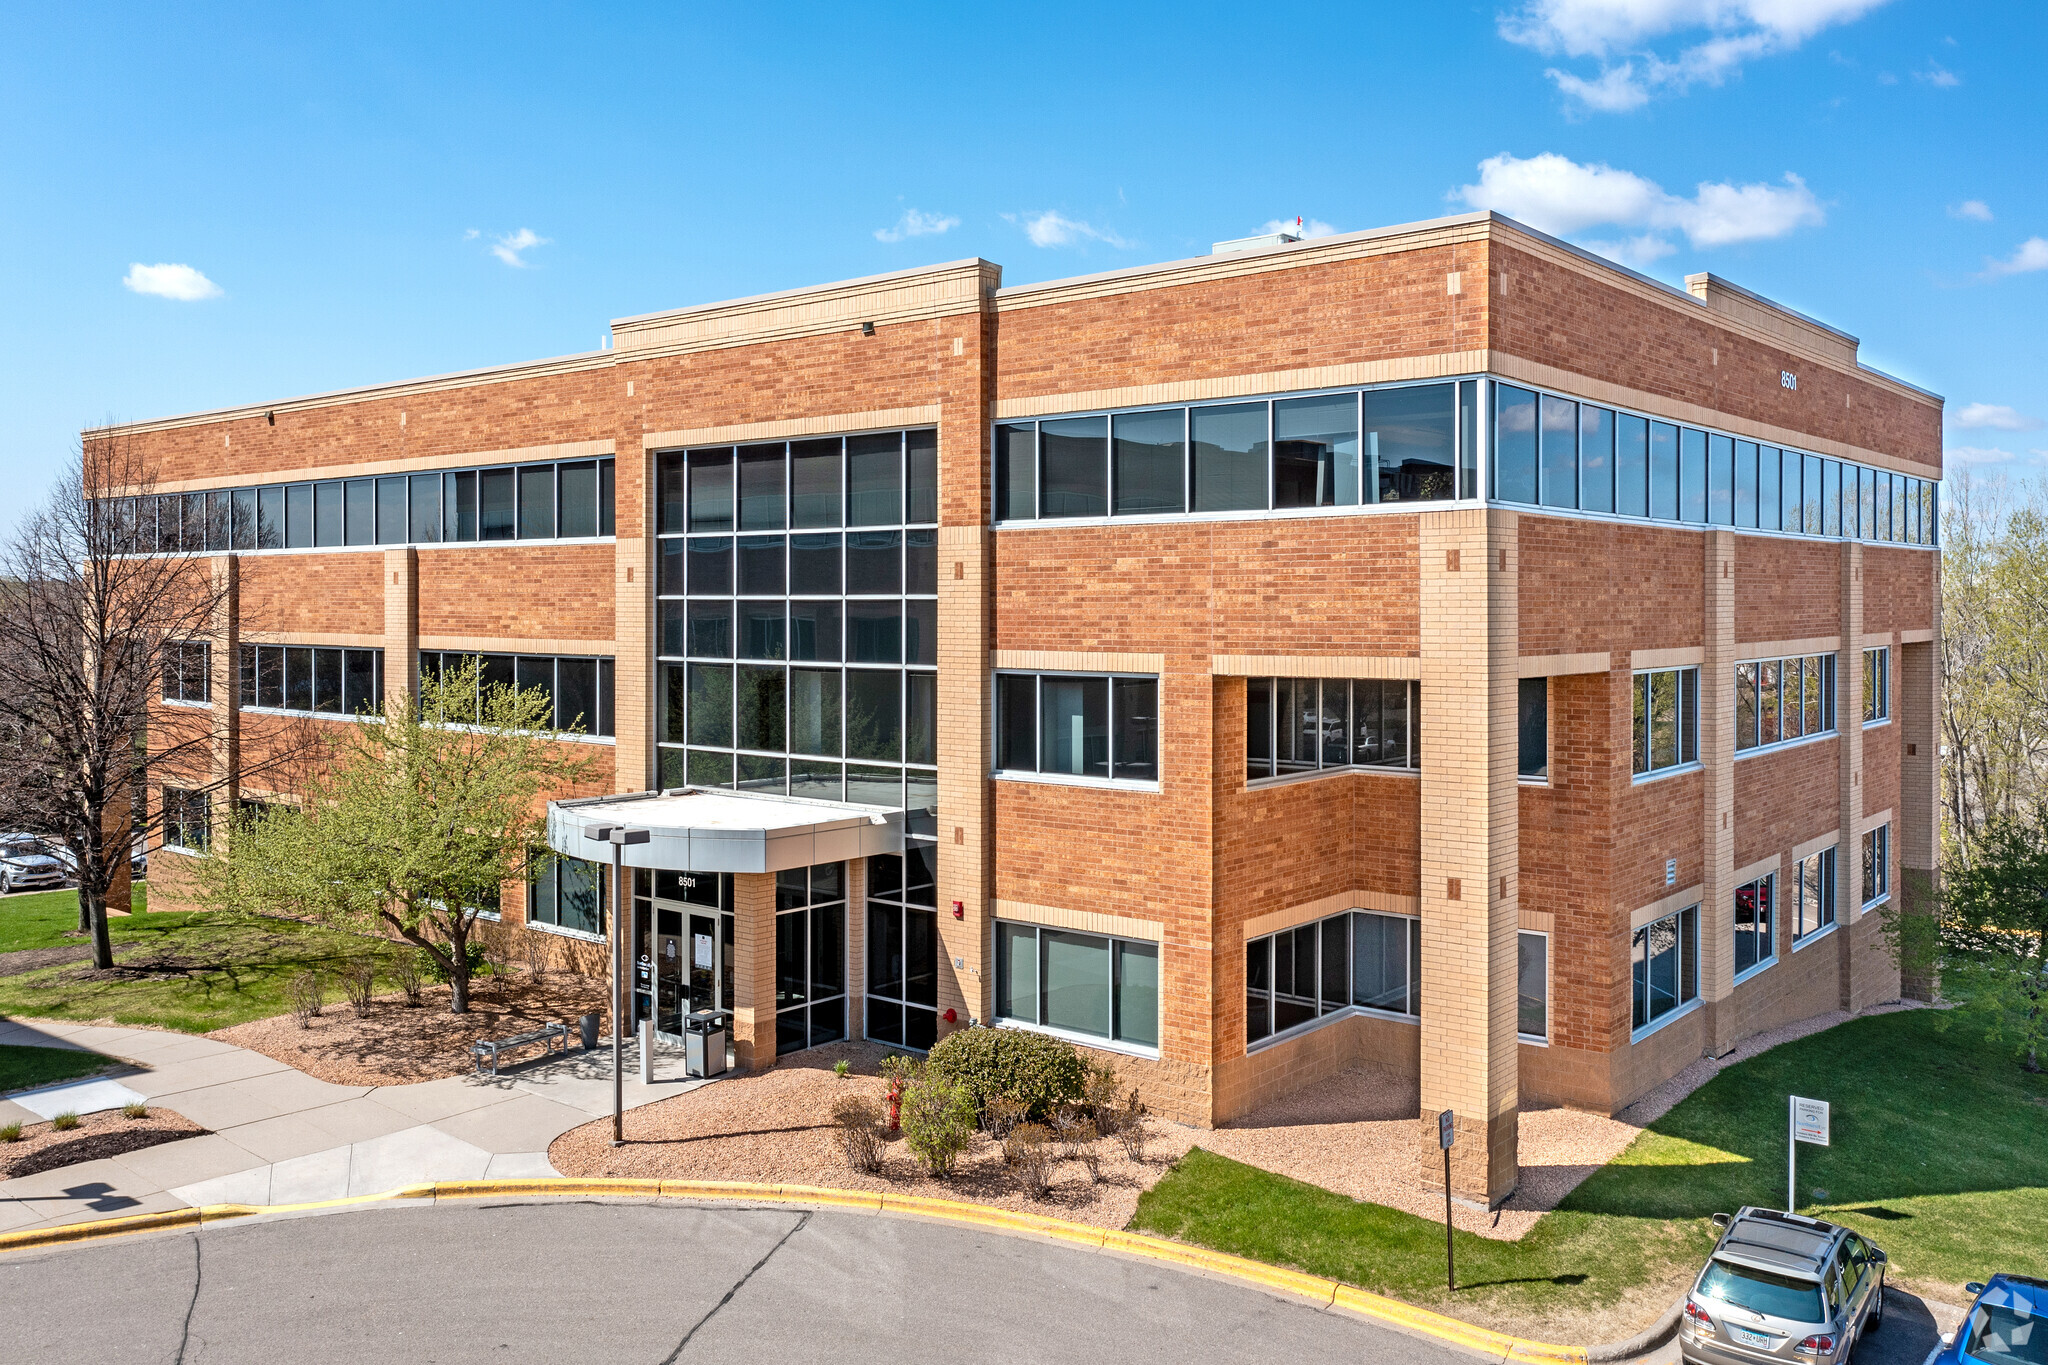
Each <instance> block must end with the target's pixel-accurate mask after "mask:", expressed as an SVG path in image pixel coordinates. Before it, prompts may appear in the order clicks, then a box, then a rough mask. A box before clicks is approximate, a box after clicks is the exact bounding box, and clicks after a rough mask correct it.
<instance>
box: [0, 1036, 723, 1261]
mask: <svg viewBox="0 0 2048 1365" xmlns="http://www.w3.org/2000/svg"><path fill="white" fill-rule="evenodd" d="M0 1045H7V1046H17V1047H72V1048H85V1049H89V1050H91V1051H93V1052H101V1053H105V1054H106V1055H108V1056H110V1057H116V1058H119V1059H121V1060H122V1061H125V1062H128V1063H130V1064H131V1065H130V1066H129V1067H126V1068H123V1069H121V1070H119V1071H115V1072H112V1073H109V1074H107V1075H105V1076H98V1077H93V1078H91V1079H89V1080H83V1081H72V1082H69V1083H66V1084H62V1085H54V1086H46V1087H43V1088H42V1089H40V1090H35V1091H29V1092H25V1093H23V1094H18V1095H15V1096H13V1097H11V1098H9V1099H4V1100H0V1123H8V1122H14V1121H17V1120H18V1121H20V1122H22V1123H25V1124H26V1123H38V1122H41V1121H42V1120H43V1119H45V1118H47V1117H48V1116H50V1115H52V1114H56V1113H59V1112H62V1111H63V1110H65V1109H72V1110H75V1111H76V1112H78V1113H89V1112H92V1111H94V1110H98V1109H115V1108H119V1107H120V1106H121V1105H122V1104H124V1103H127V1102H128V1101H129V1100H130V1099H132V1098H136V1097H140V1098H142V1099H144V1100H146V1101H147V1102H148V1103H150V1104H152V1105H162V1106H163V1107H164V1108H166V1109H170V1110H173V1111H175V1112H177V1113H180V1114H183V1115H184V1116H185V1117H186V1118H188V1119H191V1120H192V1121H193V1122H194V1123H197V1124H199V1125H200V1126H201V1127H204V1128H208V1129H211V1130H212V1131H211V1132H209V1133H207V1134H205V1135H204V1136H201V1137H193V1138H185V1139H182V1140H180V1141H178V1142H166V1143H163V1144H161V1145H159V1146H156V1147H145V1148H143V1149H142V1150H141V1151H136V1152H129V1153H127V1154H126V1155H123V1156H118V1157H109V1158H106V1159H104V1160H100V1161H87V1162H81V1163H79V1164H77V1165H75V1166H64V1167H61V1168H59V1169H57V1170H54V1171H45V1172H43V1173H41V1174H39V1175H29V1176H21V1177H19V1178H17V1179H13V1180H4V1181H0V1232H14V1231H18V1230H20V1229H24V1228H32V1227H39V1226H45V1225H54V1224H58V1223H70V1222H77V1221H79V1220H82V1219H89V1218H109V1217H115V1216H119V1215H124V1214H132V1213H156V1212H161V1211H163V1210H165V1209H176V1208H183V1207H185V1206H187V1205H202V1204H223V1203H244V1204H294V1203H304V1202H309V1201H312V1200H318V1199H339V1198H342V1197H344V1196H347V1195H355V1194H374V1193H377V1192H378V1191H380V1190H388V1189H392V1188H394V1187H396V1186H400V1185H410V1184H415V1183H417V1182H420V1181H427V1180H475V1179H481V1178H484V1177H490V1178H493V1179H501V1178H510V1179H516V1178H519V1177H527V1176H552V1175H555V1174H557V1172H556V1171H555V1169H554V1168H553V1167H552V1166H550V1165H549V1164H548V1159H547V1148H548V1144H549V1143H551V1142H553V1141H554V1140H555V1139H556V1138H557V1137H559V1136H561V1135H562V1134H563V1133H565V1132H567V1131H568V1130H569V1129H571V1128H574V1127H576V1126H578V1125H579V1124H584V1123H588V1122H590V1120H592V1119H594V1118H601V1117H603V1116H605V1115H607V1114H609V1113H611V1107H612V1083H611V1050H610V1047H609V1046H608V1045H600V1046H599V1048H598V1050H597V1051H596V1052H591V1053H585V1052H579V1051H574V1050H572V1051H571V1052H570V1053H569V1055H567V1056H566V1057H563V1056H555V1057H550V1058H548V1059H546V1060H545V1061H538V1060H537V1061H532V1062H528V1063H524V1064H513V1063H508V1064H507V1065H506V1067H505V1069H504V1071H503V1073H502V1074H500V1075H498V1076H495V1077H493V1076H481V1077H479V1076H450V1077H445V1078H443V1079H441V1080H437V1081H423V1082H421V1083H419V1084H417V1085H382V1086H360V1085H357V1086H351V1085H330V1084H329V1083H327V1082H326V1081H320V1080H315V1079H314V1078H313V1077H311V1076H308V1075H306V1074H305V1073H304V1072H302V1071H298V1070H295V1069H294V1068H292V1067H290V1066H287V1065H285V1064H284V1063H283V1062H279V1061H275V1060H273V1059H271V1058H269V1057H266V1056H264V1055H263V1054H262V1053H260V1052H251V1051H249V1050H248V1049H247V1048H240V1047H236V1046H234V1045H233V1044H231V1043H222V1042H216V1041H214V1040H213V1039H211V1038H201V1037H195V1036H193V1035H191V1034H183V1033H165V1032H162V1031H159V1030H156V1029H133V1028H106V1027H98V1026H94V1025H88V1024H66V1023H56V1022H40V1021H38V1022H24V1021H18V1020H5V1019H0ZM656 1065H657V1070H658V1074H660V1075H661V1076H662V1077H664V1079H661V1080H657V1081H656V1082H655V1083H654V1084H653V1085H642V1084H640V1081H639V1074H640V1071H639V1052H638V1048H637V1047H630V1046H629V1047H628V1049H627V1070H626V1085H625V1102H626V1107H627V1108H629V1109H630V1108H637V1107H639V1106H640V1105H643V1104H652V1103H654V1102H655V1101H656V1100H663V1099H667V1098H669V1097H670V1096H672V1095H680V1094H684V1093H686V1092H688V1091H691V1090H694V1089H696V1088H697V1087H698V1086H701V1085H707V1084H710V1082H708V1081H686V1080H683V1079H682V1055H681V1053H680V1051H675V1052H670V1051H665V1050H664V1051H660V1052H658V1053H657V1060H656Z"/></svg>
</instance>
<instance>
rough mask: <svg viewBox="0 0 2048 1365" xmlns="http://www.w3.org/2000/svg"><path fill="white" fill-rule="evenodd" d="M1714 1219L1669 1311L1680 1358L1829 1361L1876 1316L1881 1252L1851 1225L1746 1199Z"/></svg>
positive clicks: (1743, 1362)
mask: <svg viewBox="0 0 2048 1365" xmlns="http://www.w3.org/2000/svg"><path fill="white" fill-rule="evenodd" d="M1714 1222H1715V1223H1716V1224H1717V1225H1718V1226H1719V1227H1720V1228H1721V1239H1720V1241H1718V1242H1716V1243H1715V1244H1714V1253H1713V1255H1712V1256H1710V1257H1708V1259H1707V1263H1706V1265H1705V1266H1703V1267H1701V1269H1700V1274H1699V1278H1698V1279H1697V1280H1695V1281H1694V1282H1693V1287H1692V1293H1690V1294H1689V1295H1687V1296H1686V1300H1685V1309H1684V1312H1683V1313H1682V1314H1681V1315H1680V1317H1679V1320H1678V1354H1679V1357H1680V1358H1681V1359H1682V1360H1685V1361H1686V1362H1688V1365H1751V1362H1754V1361H1768V1360H1783V1361H1797V1362H1799V1365H1837V1362H1840V1361H1846V1360H1848V1359H1849V1353H1850V1352H1851V1351H1852V1350H1854V1349H1855V1347H1856V1343H1857V1341H1859V1340H1860V1339H1861V1338H1862V1337H1863V1335H1864V1334H1865V1333H1867V1332H1874V1331H1876V1330H1877V1327H1878V1324H1879V1323H1881V1322H1882V1321H1883V1320H1884V1268H1885V1254H1884V1253H1883V1252H1882V1251H1880V1250H1878V1249H1877V1248H1876V1247H1874V1246H1872V1245H1871V1244H1870V1243H1869V1242H1868V1241H1866V1240H1864V1238H1863V1237H1861V1236H1859V1235H1858V1234H1857V1233H1855V1232H1852V1231H1850V1230H1849V1229H1848V1228H1845V1227H1841V1226H1838V1225H1837V1224H1834V1223H1829V1222H1826V1221H1824V1220H1822V1219H1819V1218H1807V1217H1804V1216H1802V1215H1800V1214H1796V1213H1779V1212H1777V1211H1776V1210H1773V1209H1758V1208H1750V1207H1746V1206H1745V1207H1744V1208H1742V1209H1739V1210H1737V1211H1736V1212H1735V1214H1734V1215H1733V1216H1731V1215H1729V1214H1725V1213H1717V1214H1715V1215H1714Z"/></svg>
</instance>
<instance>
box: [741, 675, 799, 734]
mask: <svg viewBox="0 0 2048 1365" xmlns="http://www.w3.org/2000/svg"><path fill="white" fill-rule="evenodd" d="M734 696H735V698H736V699H737V706H736V708H735V710H734V713H733V724H734V727H735V728H734V732H733V744H734V746H735V747H737V748H741V749H772V750H774V751H775V752H777V753H783V752H787V749H788V744H787V740H788V734H787V731H786V729H785V728H784V727H785V724H786V720H787V691H786V675H785V673H784V671H783V670H782V669H780V668H761V667H757V666H754V665H750V664H741V665H740V667H739V671H738V673H737V675H736V677H735V679H734Z"/></svg>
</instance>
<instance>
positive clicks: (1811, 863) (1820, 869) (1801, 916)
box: [1787, 848, 1835, 943]
mask: <svg viewBox="0 0 2048 1365" xmlns="http://www.w3.org/2000/svg"><path fill="white" fill-rule="evenodd" d="M1790 895H1791V903H1790V904H1789V905H1788V906H1787V909H1788V910H1789V911H1790V912H1791V915H1792V941H1793V942H1794V943H1798V942H1799V941H1800V940H1801V939H1804V938H1806V937H1807V936H1809V935H1811V934H1816V933H1819V932H1820V931H1821V930H1823V929H1826V928H1828V927H1829V926H1830V925H1832V924H1833V923H1834V922H1835V850H1833V849H1831V848H1824V849H1822V850H1821V851H1820V852H1818V853H1811V854H1808V855H1807V856H1806V857H1804V858H1801V859H1800V860H1799V861H1798V863H1797V864H1796V865H1795V871H1794V875H1793V881H1792V886H1791V888H1790Z"/></svg>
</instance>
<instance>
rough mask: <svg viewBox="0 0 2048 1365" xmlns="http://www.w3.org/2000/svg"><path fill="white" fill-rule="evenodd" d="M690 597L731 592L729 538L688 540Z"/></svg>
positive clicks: (713, 537)
mask: <svg viewBox="0 0 2048 1365" xmlns="http://www.w3.org/2000/svg"><path fill="white" fill-rule="evenodd" d="M688 544H689V547H690V552H689V555H688V559H689V562H690V570H689V585H690V596H692V597H729V596H731V595H732V537H731V536H710V537H700V538H698V539H694V540H691V541H689V542H688Z"/></svg>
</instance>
